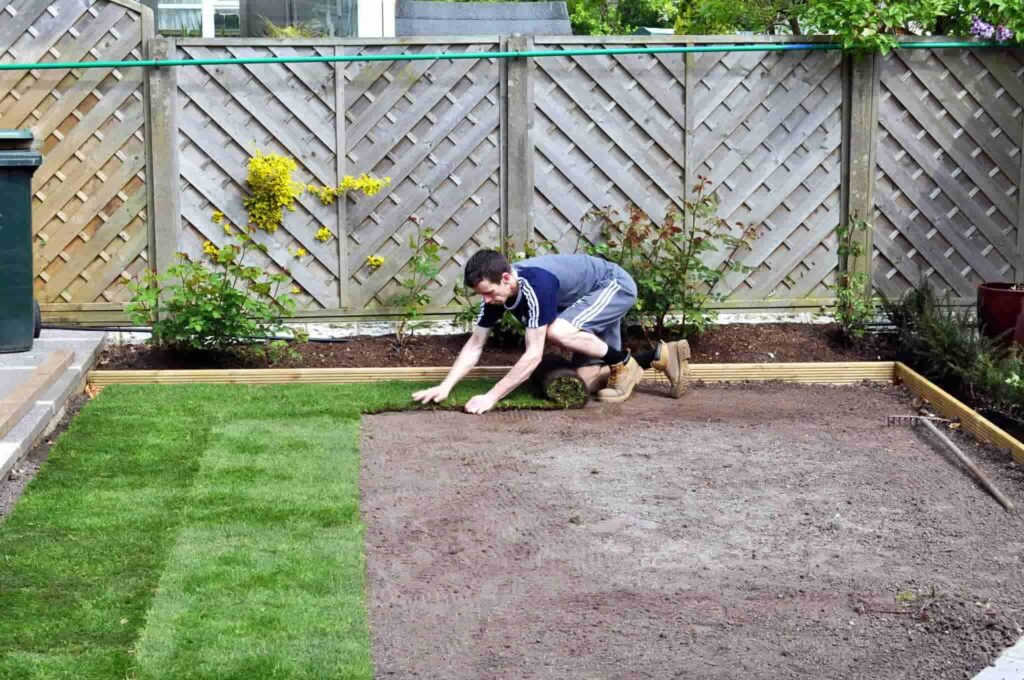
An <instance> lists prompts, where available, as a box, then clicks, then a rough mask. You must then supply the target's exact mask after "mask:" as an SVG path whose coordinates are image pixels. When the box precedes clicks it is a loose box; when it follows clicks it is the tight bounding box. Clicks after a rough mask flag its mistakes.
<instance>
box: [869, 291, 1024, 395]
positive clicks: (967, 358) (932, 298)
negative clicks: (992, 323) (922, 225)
mask: <svg viewBox="0 0 1024 680" xmlns="http://www.w3.org/2000/svg"><path fill="white" fill-rule="evenodd" d="M882 303H883V308H884V310H885V313H886V316H887V317H888V319H889V321H890V323H891V324H892V325H893V326H895V328H896V333H897V337H898V342H899V346H900V359H901V360H903V361H904V362H905V363H907V364H909V365H910V366H912V367H913V368H915V369H916V370H918V371H920V372H921V373H923V374H924V375H926V376H927V377H928V378H929V379H931V380H933V381H935V382H937V383H939V384H940V385H943V386H945V387H947V388H948V389H951V390H954V391H957V392H960V393H961V394H963V395H965V396H966V397H967V398H968V399H969V400H970V401H971V402H972V403H974V404H982V405H987V406H990V407H991V408H995V409H997V410H999V411H1001V412H1003V413H1006V414H1011V415H1017V414H1020V413H1022V412H1024V361H1022V358H1021V354H1020V351H1019V350H1017V349H1011V350H1007V349H1005V348H1002V347H1000V345H999V344H997V343H996V342H995V341H994V340H992V339H990V338H987V337H985V336H984V335H982V334H981V333H980V332H978V326H977V322H976V320H975V317H974V315H973V313H971V311H970V310H967V309H959V308H957V307H955V306H954V305H953V304H952V301H951V299H950V297H949V294H948V293H947V294H946V295H944V296H943V297H941V298H940V297H939V295H938V294H937V293H936V292H935V290H934V289H932V288H931V287H930V286H928V285H927V284H924V285H921V286H918V287H916V288H912V289H910V290H908V291H907V292H906V293H904V294H903V295H902V296H901V297H900V298H899V299H898V300H895V301H890V300H888V299H886V298H885V297H884V296H883V297H882Z"/></svg>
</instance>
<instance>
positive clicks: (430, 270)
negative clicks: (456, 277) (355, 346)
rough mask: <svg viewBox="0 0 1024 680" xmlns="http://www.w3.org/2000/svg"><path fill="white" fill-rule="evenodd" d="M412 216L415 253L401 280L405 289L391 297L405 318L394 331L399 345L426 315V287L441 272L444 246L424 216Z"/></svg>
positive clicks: (413, 251)
mask: <svg viewBox="0 0 1024 680" xmlns="http://www.w3.org/2000/svg"><path fill="white" fill-rule="evenodd" d="M411 219H412V221H413V223H414V224H415V225H416V233H415V234H414V235H412V236H410V237H409V249H410V250H412V257H410V258H409V265H408V267H409V269H408V274H407V275H406V276H405V278H403V279H401V281H400V282H399V285H401V287H402V292H401V293H399V294H398V295H396V296H395V297H394V299H393V300H392V304H394V305H395V306H396V307H401V308H402V318H401V320H400V321H399V322H398V329H397V330H396V331H395V339H396V340H397V342H398V345H399V346H400V347H401V346H404V345H405V342H406V340H408V339H409V336H411V335H412V333H413V331H414V330H415V322H416V320H417V319H419V318H420V317H422V316H423V308H424V307H426V306H427V305H429V304H430V294H429V293H427V290H428V289H429V288H430V284H431V283H433V282H434V281H435V280H436V279H437V275H438V274H440V273H441V251H442V250H444V248H443V247H442V246H441V244H440V243H438V242H437V241H436V240H435V239H434V231H433V230H432V229H427V228H424V226H423V220H422V219H421V218H419V217H417V216H416V215H413V216H412V217H411Z"/></svg>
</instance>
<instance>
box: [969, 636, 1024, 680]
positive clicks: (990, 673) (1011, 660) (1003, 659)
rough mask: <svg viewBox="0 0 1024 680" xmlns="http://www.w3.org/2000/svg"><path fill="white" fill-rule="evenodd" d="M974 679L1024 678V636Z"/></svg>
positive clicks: (1003, 679) (1018, 679) (1016, 679)
mask: <svg viewBox="0 0 1024 680" xmlns="http://www.w3.org/2000/svg"><path fill="white" fill-rule="evenodd" d="M973 680H1024V638H1021V639H1020V640H1018V641H1017V644H1015V645H1014V646H1013V647H1010V648H1009V649H1007V650H1006V651H1005V652H1003V653H1002V654H1000V655H999V658H997V659H996V660H995V662H994V663H993V664H992V665H991V666H989V667H988V668H986V669H985V670H983V671H981V672H980V673H978V674H977V675H975V676H974V678H973Z"/></svg>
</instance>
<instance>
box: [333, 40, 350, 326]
mask: <svg viewBox="0 0 1024 680" xmlns="http://www.w3.org/2000/svg"><path fill="white" fill-rule="evenodd" d="M334 54H335V55H336V56H344V54H345V47H344V46H343V45H336V46H335V47H334ZM346 122H347V121H346V120H345V64H344V63H343V62H340V61H336V62H334V129H335V134H334V144H335V147H336V148H335V149H334V154H335V156H334V157H335V163H336V164H335V172H336V173H337V174H336V176H335V177H336V179H337V180H338V181H337V186H341V182H342V180H343V179H344V178H345V173H346V172H347V171H348V160H347V157H346V155H345V149H346V146H347V144H348V142H347V141H346V139H345V125H346ZM334 205H335V208H336V210H337V215H338V233H337V234H336V235H335V236H336V237H337V239H338V307H340V308H341V309H347V308H349V307H351V306H352V299H351V296H350V294H349V283H350V281H349V279H350V277H351V275H352V272H351V269H350V265H349V261H348V234H349V227H348V197H347V196H345V195H342V196H339V197H338V199H337V200H336V201H334Z"/></svg>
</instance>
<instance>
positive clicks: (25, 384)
mask: <svg viewBox="0 0 1024 680" xmlns="http://www.w3.org/2000/svg"><path fill="white" fill-rule="evenodd" d="M73 357H74V353H73V352H69V351H67V350H60V351H57V352H54V353H53V354H51V355H50V356H48V357H46V360H45V361H44V362H43V363H41V364H39V365H38V366H36V368H35V370H34V371H32V373H31V374H30V375H29V376H28V377H27V378H26V379H25V380H23V381H21V382H20V383H18V386H17V387H15V388H14V391H13V392H11V393H10V394H9V395H7V397H5V398H4V399H2V400H0V437H3V436H5V435H6V434H7V433H8V432H10V431H11V430H12V429H14V426H15V425H17V424H18V422H19V421H20V420H21V419H22V418H24V417H25V414H26V413H28V412H29V411H30V410H31V409H32V407H33V406H35V404H36V400H37V399H39V395H41V394H42V393H43V392H45V391H46V388H48V387H49V386H50V385H52V384H53V383H55V382H57V379H58V378H60V376H61V375H63V373H64V370H65V369H66V368H67V367H68V366H70V365H71V359H72V358H73Z"/></svg>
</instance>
